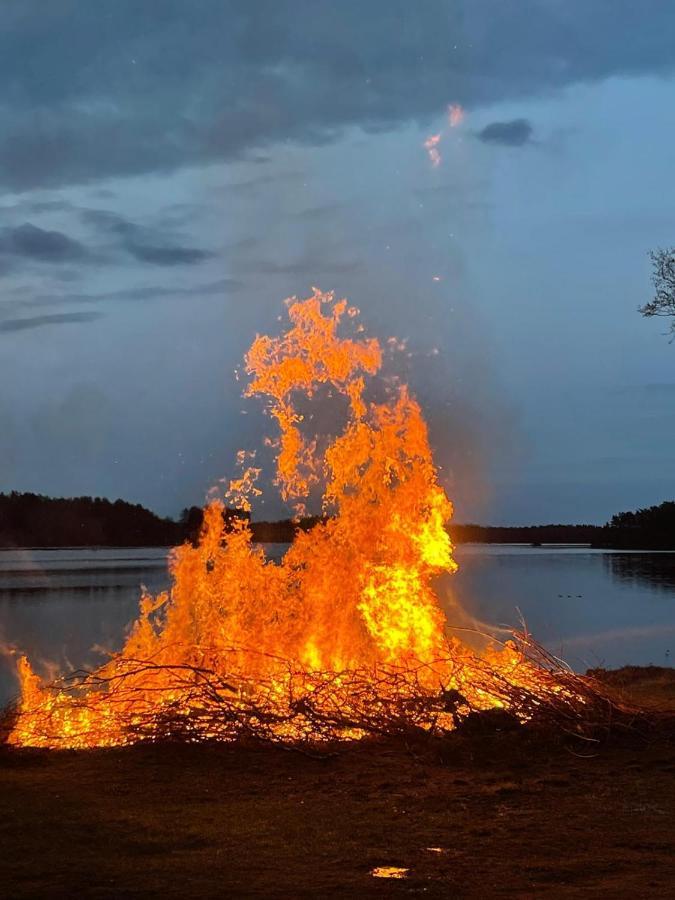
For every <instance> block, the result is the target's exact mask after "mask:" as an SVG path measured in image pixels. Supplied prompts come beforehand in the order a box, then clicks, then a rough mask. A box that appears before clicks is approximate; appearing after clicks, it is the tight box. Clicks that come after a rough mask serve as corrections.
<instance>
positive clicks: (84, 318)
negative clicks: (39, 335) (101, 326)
mask: <svg viewBox="0 0 675 900" xmlns="http://www.w3.org/2000/svg"><path fill="white" fill-rule="evenodd" d="M102 315H103V314H102V313H99V312H73V313H52V314H50V315H44V316H31V317H30V318H26V319H5V321H4V322H0V334H12V333H14V332H16V331H30V330H32V329H33V328H41V327H42V326H44V325H71V324H76V323H84V322H94V321H95V320H96V319H100V318H101V317H102Z"/></svg>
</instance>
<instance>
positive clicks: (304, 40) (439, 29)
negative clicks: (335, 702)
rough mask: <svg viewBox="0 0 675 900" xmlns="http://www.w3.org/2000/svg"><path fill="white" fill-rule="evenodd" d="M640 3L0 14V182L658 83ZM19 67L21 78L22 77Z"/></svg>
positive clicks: (312, 0)
mask: <svg viewBox="0 0 675 900" xmlns="http://www.w3.org/2000/svg"><path fill="white" fill-rule="evenodd" d="M674 30H675V5H673V4H667V3H662V2H659V0H645V2H643V3H635V2H634V0H547V2H545V3H544V2H542V0H500V2H499V3H490V4H488V3H478V2H476V0H426V2H424V3H422V4H410V2H409V0H372V2H370V3H368V4H366V5H364V4H363V3H362V2H361V0H343V2H342V3H340V4H339V6H336V5H335V3H333V2H330V0H260V2H257V3H248V4H244V3H241V2H238V0H202V2H200V3H199V4H198V6H197V7H195V6H194V5H192V4H187V3H169V4H157V3H156V2H155V0H116V2H115V3H114V4H108V5H107V6H106V9H105V13H103V12H102V11H101V8H100V6H99V5H98V4H95V3H80V4H72V3H65V4H64V3H59V4H56V3H53V4H45V3H43V2H42V0H21V2H14V3H4V4H0V83H2V85H3V97H2V103H1V108H0V114H1V115H2V121H3V129H2V135H1V136H0V185H2V186H4V187H9V188H12V189H16V190H27V189H31V188H34V187H36V186H54V185H60V184H67V183H76V182H87V181H95V180H97V179H102V178H107V177H113V176H118V175H131V174H140V173H144V172H166V171H169V170H171V169H174V168H177V167H179V166H184V165H191V164H199V163H204V162H209V161H215V160H222V159H235V158H241V157H243V156H246V157H247V158H251V159H256V158H259V155H260V152H261V151H263V152H265V151H264V148H265V147H267V146H269V145H271V144H273V143H274V142H277V141H288V140H295V141H302V142H305V143H317V144H318V143H321V142H325V141H328V140H332V139H333V138H334V137H335V136H336V135H338V134H340V133H341V131H342V130H343V129H344V128H347V127H352V126H357V127H360V128H362V129H363V130H364V131H367V132H369V133H373V132H377V131H378V130H382V129H387V128H391V127H394V126H397V125H399V124H400V123H402V122H406V121H426V120H428V119H429V118H430V117H431V116H434V115H437V114H439V112H440V111H442V110H443V109H444V108H445V106H446V105H447V103H448V102H450V101H452V100H457V101H458V102H461V103H462V105H463V106H464V107H465V108H467V109H468V110H472V109H474V108H476V107H479V106H481V105H486V104H494V103H497V102H500V101H502V100H513V99H520V98H522V97H526V96H532V95H536V94H539V93H550V91H551V90H552V89H557V88H563V87H566V86H568V85H570V84H574V83H579V82H590V81H595V80H600V79H604V78H608V77H612V76H635V75H641V74H657V75H667V74H669V73H672V72H673V71H674V69H675V55H674V54H673V53H672V41H671V37H670V36H671V35H672V34H673V31H674ZM26 59H30V66H28V67H27V66H26V64H25V61H26Z"/></svg>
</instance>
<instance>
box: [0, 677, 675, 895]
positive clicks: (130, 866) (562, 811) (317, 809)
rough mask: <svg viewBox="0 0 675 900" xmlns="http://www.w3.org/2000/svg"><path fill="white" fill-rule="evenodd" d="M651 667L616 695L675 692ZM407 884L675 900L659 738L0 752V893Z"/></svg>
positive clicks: (669, 748)
mask: <svg viewBox="0 0 675 900" xmlns="http://www.w3.org/2000/svg"><path fill="white" fill-rule="evenodd" d="M661 671H663V670H661ZM665 671H666V675H665V676H664V675H662V674H659V673H657V672H656V670H647V673H648V674H644V673H643V675H642V676H641V675H635V673H633V674H632V675H626V678H625V679H624V682H623V683H619V684H617V686H616V687H617V690H620V691H622V692H623V693H624V694H626V693H627V694H630V692H631V685H632V686H633V688H636V686H637V690H638V692H639V691H642V692H643V694H644V693H645V690H644V684H638V682H644V681H645V680H646V679H651V680H652V682H654V683H653V684H652V686H651V688H650V691H649V692H648V693H649V697H650V698H651V699H652V701H654V702H656V701H659V702H660V703H662V702H663V701H668V700H669V699H670V698H671V697H672V698H673V699H674V700H675V672H673V670H665ZM618 680H619V682H620V681H621V679H620V678H619V679H618ZM582 753H583V754H588V755H580V754H582ZM384 866H394V867H399V868H402V869H406V870H407V873H406V877H404V878H400V879H392V878H376V877H374V876H373V875H372V874H371V872H372V870H373V869H375V868H377V867H384ZM410 894H424V895H425V896H428V897H476V898H478V897H480V898H490V897H533V898H534V897H537V898H539V897H543V896H546V897H609V898H620V897H630V898H637V897H640V898H642V897H674V896H675V743H673V742H672V740H669V739H668V738H667V737H665V736H662V737H657V738H655V739H653V740H651V741H650V742H647V743H645V742H642V741H635V740H630V741H628V742H627V741H620V742H613V743H610V744H609V745H607V746H605V747H602V748H599V749H591V748H589V749H588V750H586V749H584V748H580V747H579V746H576V747H575V748H574V752H573V750H572V748H570V747H565V746H563V745H561V744H559V743H553V742H551V741H542V740H540V739H538V738H537V739H535V738H533V737H530V736H528V735H527V734H526V733H524V732H516V733H515V734H501V735H499V734H493V735H490V736H485V737H477V736H472V737H470V738H466V737H464V738H463V737H461V736H456V737H453V738H452V739H449V740H447V741H445V742H444V743H442V744H434V745H433V746H432V747H430V746H424V747H416V748H414V749H413V748H410V749H408V750H406V749H405V748H402V747H393V746H390V745H369V746H363V747H357V748H354V749H350V750H348V751H347V752H345V753H342V754H341V755H338V756H335V757H331V758H328V759H314V758H308V757H307V756H304V755H301V754H298V753H296V752H289V751H284V750H278V749H271V748H251V747H249V748H235V747H223V746H221V747H186V746H176V745H171V746H166V745H165V746H154V747H149V746H148V747H134V748H130V749H125V750H112V751H95V752H59V753H54V752H43V751H12V750H9V749H8V748H0V896H2V897H8V898H27V897H96V898H127V897H129V898H136V897H139V898H140V897H168V898H190V897H200V898H201V897H204V898H211V897H214V898H215V897H219V898H222V897H288V898H302V897H312V898H314V897H317V898H324V897H397V896H399V895H401V896H407V895H410Z"/></svg>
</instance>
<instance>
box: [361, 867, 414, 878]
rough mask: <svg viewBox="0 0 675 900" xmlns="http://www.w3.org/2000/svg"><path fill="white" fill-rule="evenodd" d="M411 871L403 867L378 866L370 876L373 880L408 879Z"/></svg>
mask: <svg viewBox="0 0 675 900" xmlns="http://www.w3.org/2000/svg"><path fill="white" fill-rule="evenodd" d="M409 871H410V869H404V868H402V867H401V866H376V867H375V868H374V869H371V871H370V874H371V875H372V876H373V878H407V877H408V872H409Z"/></svg>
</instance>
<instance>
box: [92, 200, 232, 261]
mask: <svg viewBox="0 0 675 900" xmlns="http://www.w3.org/2000/svg"><path fill="white" fill-rule="evenodd" d="M81 216H82V219H83V221H84V222H86V223H88V224H91V225H94V226H95V227H96V228H98V229H99V230H102V231H104V232H107V233H109V234H112V235H115V236H117V237H118V238H119V239H120V246H121V247H122V249H124V250H126V252H127V253H129V254H130V255H131V256H133V257H134V259H136V260H138V261H139V262H144V263H152V264H153V265H156V266H181V265H195V264H196V263H200V262H203V261H204V260H206V259H210V258H211V257H213V255H214V254H213V253H211V252H210V251H208V250H203V249H200V248H198V247H184V246H180V245H177V244H175V243H172V242H170V241H166V240H163V239H162V236H161V235H158V234H157V233H156V232H155V231H153V230H152V229H150V228H146V227H142V226H140V225H136V224H135V223H133V222H131V221H129V219H125V218H124V217H123V216H120V215H119V214H118V213H114V212H110V211H108V210H103V209H84V210H82V212H81Z"/></svg>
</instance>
